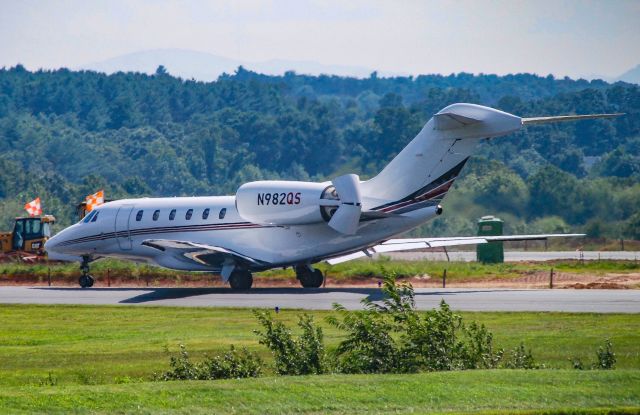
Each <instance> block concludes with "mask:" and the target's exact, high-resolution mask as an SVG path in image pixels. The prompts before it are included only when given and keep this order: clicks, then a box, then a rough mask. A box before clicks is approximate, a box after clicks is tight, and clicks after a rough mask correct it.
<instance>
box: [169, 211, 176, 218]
mask: <svg viewBox="0 0 640 415" xmlns="http://www.w3.org/2000/svg"><path fill="white" fill-rule="evenodd" d="M175 218H176V210H175V209H171V212H170V213H169V220H174V219H175Z"/></svg>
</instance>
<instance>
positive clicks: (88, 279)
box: [78, 256, 94, 288]
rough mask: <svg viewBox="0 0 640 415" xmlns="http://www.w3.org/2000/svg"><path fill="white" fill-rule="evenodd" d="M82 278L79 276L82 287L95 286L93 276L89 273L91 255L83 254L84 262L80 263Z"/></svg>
mask: <svg viewBox="0 0 640 415" xmlns="http://www.w3.org/2000/svg"><path fill="white" fill-rule="evenodd" d="M80 272H81V275H80V278H78V283H79V284H80V286H81V287H82V288H89V287H93V282H94V280H93V277H92V276H91V275H89V257H88V256H83V257H82V263H81V264H80Z"/></svg>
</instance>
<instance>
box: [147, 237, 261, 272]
mask: <svg viewBox="0 0 640 415" xmlns="http://www.w3.org/2000/svg"><path fill="white" fill-rule="evenodd" d="M142 245H145V246H148V247H150V248H154V249H157V250H159V251H162V252H167V253H170V254H175V255H177V256H180V257H182V258H186V259H188V260H191V261H194V262H196V263H198V264H200V265H208V266H214V267H217V266H221V264H223V263H224V262H225V261H226V260H229V259H230V260H233V261H234V262H236V263H241V264H246V265H262V263H261V262H260V261H258V260H255V259H253V258H251V257H248V256H246V255H242V254H239V253H238V252H235V251H232V250H230V249H226V248H223V247H220V246H212V245H206V244H199V243H195V242H190V241H175V240H170V239H147V240H145V241H143V242H142Z"/></svg>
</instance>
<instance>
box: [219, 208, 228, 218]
mask: <svg viewBox="0 0 640 415" xmlns="http://www.w3.org/2000/svg"><path fill="white" fill-rule="evenodd" d="M226 214H227V208H222V209H220V214H219V215H218V219H224V215H226Z"/></svg>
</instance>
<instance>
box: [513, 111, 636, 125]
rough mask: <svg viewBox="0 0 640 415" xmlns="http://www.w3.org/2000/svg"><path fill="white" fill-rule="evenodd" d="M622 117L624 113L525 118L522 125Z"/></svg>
mask: <svg viewBox="0 0 640 415" xmlns="http://www.w3.org/2000/svg"><path fill="white" fill-rule="evenodd" d="M621 115H624V112H616V113H611V114H588V115H559V116H556V117H533V118H523V119H522V125H531V124H546V123H549V122H562V121H580V120H592V119H596V118H615V117H619V116H621Z"/></svg>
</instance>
